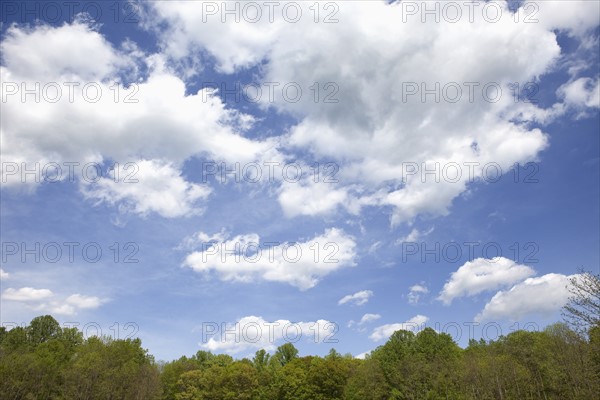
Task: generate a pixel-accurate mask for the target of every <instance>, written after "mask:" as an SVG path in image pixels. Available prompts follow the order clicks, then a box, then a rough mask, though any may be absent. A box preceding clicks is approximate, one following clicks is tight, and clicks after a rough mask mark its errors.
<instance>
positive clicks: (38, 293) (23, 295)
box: [2, 287, 54, 301]
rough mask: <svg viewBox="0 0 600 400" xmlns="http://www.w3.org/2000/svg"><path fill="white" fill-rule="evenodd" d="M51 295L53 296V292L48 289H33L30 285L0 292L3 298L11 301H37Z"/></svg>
mask: <svg viewBox="0 0 600 400" xmlns="http://www.w3.org/2000/svg"><path fill="white" fill-rule="evenodd" d="M52 296H54V293H52V291H51V290H49V289H34V288H31V287H22V288H20V289H14V288H8V289H6V290H4V293H2V298H3V299H4V300H12V301H39V300H43V299H46V298H48V297H52Z"/></svg>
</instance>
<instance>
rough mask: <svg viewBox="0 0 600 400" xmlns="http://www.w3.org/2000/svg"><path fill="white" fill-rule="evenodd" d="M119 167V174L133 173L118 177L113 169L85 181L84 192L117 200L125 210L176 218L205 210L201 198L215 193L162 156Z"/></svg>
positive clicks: (89, 195)
mask: <svg viewBox="0 0 600 400" xmlns="http://www.w3.org/2000/svg"><path fill="white" fill-rule="evenodd" d="M134 168H135V169H134ZM119 169H120V171H119V175H118V176H119V177H128V176H129V175H131V177H129V178H127V179H125V178H123V179H116V178H115V175H114V173H113V174H112V175H111V176H108V177H103V178H100V179H99V180H98V181H97V182H95V183H84V184H82V192H83V193H84V196H85V197H87V198H89V199H95V200H97V201H98V202H106V203H109V204H111V205H115V204H117V205H118V206H119V209H120V210H121V211H125V212H134V213H136V214H140V215H144V216H145V215H148V214H149V213H150V212H155V213H157V214H159V215H161V216H163V217H165V218H174V217H182V216H189V215H197V214H199V213H201V212H202V208H200V207H198V206H197V202H199V201H201V200H206V198H207V197H208V196H209V194H210V193H211V189H210V188H209V187H208V186H206V185H198V184H195V183H190V182H187V181H186V180H185V179H184V178H183V177H182V176H181V172H180V171H179V170H177V169H176V168H174V167H173V165H172V164H170V163H164V162H161V161H159V160H139V161H137V162H135V163H132V164H129V165H127V166H126V165H121V166H120V168H119ZM134 171H135V174H134Z"/></svg>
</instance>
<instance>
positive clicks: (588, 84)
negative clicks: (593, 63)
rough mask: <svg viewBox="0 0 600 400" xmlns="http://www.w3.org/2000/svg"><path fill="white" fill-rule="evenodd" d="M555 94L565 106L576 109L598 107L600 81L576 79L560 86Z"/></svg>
mask: <svg viewBox="0 0 600 400" xmlns="http://www.w3.org/2000/svg"><path fill="white" fill-rule="evenodd" d="M557 93H558V95H559V96H561V97H563V98H564V101H565V103H566V104H567V105H569V106H571V107H574V108H576V109H584V108H586V107H589V108H599V107H600V79H596V81H594V80H593V79H591V78H578V79H576V80H574V81H572V82H569V83H565V84H564V85H562V86H561V87H560V88H558V91H557Z"/></svg>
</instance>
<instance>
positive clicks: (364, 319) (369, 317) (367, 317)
mask: <svg viewBox="0 0 600 400" xmlns="http://www.w3.org/2000/svg"><path fill="white" fill-rule="evenodd" d="M379 318H381V315H379V314H365V315H363V316H362V318H361V319H360V321H359V322H358V325H364V324H366V323H368V322H373V321H377V320H378V319H379Z"/></svg>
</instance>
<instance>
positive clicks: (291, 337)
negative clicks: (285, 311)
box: [200, 316, 338, 354]
mask: <svg viewBox="0 0 600 400" xmlns="http://www.w3.org/2000/svg"><path fill="white" fill-rule="evenodd" d="M202 329H203V336H204V335H206V336H212V337H210V338H208V339H207V340H203V341H202V342H201V343H200V346H201V347H203V348H205V349H207V350H210V351H213V352H223V351H224V352H227V353H231V354H236V353H240V352H242V351H248V350H258V349H265V350H268V351H269V350H274V349H275V348H276V347H277V345H278V343H280V342H282V341H286V342H291V343H295V342H298V341H300V340H302V341H308V342H313V343H333V340H334V339H333V337H334V335H335V333H336V332H337V330H338V328H337V326H336V324H334V323H332V322H329V321H326V320H323V319H320V320H317V321H312V322H291V321H289V320H277V321H273V322H269V321H266V320H265V319H263V318H262V317H260V316H258V317H256V316H247V317H243V318H240V319H239V320H238V321H237V322H235V323H233V324H225V323H223V324H216V323H205V324H204V325H203V326H202ZM211 334H212V335H211ZM203 339H204V337H203Z"/></svg>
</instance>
